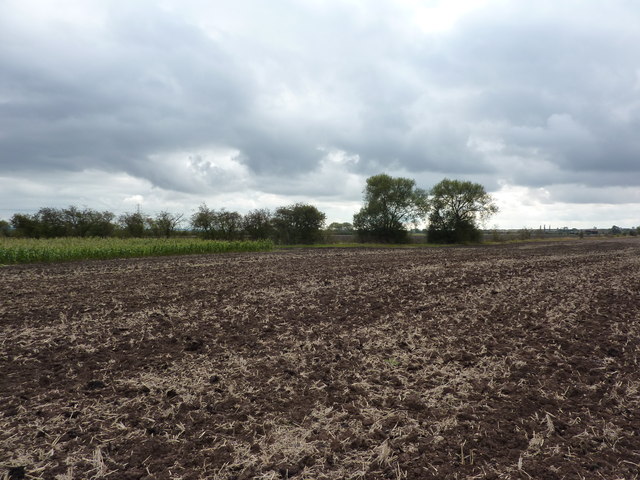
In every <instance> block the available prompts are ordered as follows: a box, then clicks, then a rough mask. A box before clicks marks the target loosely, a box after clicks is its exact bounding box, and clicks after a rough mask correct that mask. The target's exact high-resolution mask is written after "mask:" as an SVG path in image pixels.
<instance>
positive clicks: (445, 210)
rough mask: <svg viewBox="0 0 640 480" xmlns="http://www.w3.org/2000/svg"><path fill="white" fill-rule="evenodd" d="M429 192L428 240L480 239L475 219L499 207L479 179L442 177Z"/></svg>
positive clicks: (461, 241)
mask: <svg viewBox="0 0 640 480" xmlns="http://www.w3.org/2000/svg"><path fill="white" fill-rule="evenodd" d="M430 194H431V196H430V203H431V213H430V215H429V230H428V232H427V238H428V241H429V242H433V243H465V242H477V241H480V230H479V229H478V223H479V222H482V221H484V220H486V219H487V218H489V217H490V216H491V215H493V214H495V213H496V212H497V211H498V207H497V206H496V205H495V204H494V203H493V198H492V197H491V195H489V194H488V193H487V192H486V191H485V189H484V187H483V186H482V185H480V184H478V183H472V182H469V181H460V180H449V179H447V178H445V179H444V180H442V181H441V182H440V183H438V184H437V185H435V186H434V187H433V188H432V189H431V192H430Z"/></svg>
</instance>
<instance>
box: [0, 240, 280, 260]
mask: <svg viewBox="0 0 640 480" xmlns="http://www.w3.org/2000/svg"><path fill="white" fill-rule="evenodd" d="M272 248H273V243H272V242H271V240H261V241H229V242H227V241H213V240H201V239H197V238H177V239H173V238H172V239H156V238H131V239H121V238H57V239H18V238H0V265H8V264H17V263H36V262H38V263H39V262H64V261H69V260H88V259H108V258H129V257H149V256H161V255H183V254H195V253H227V252H258V251H266V250H271V249H272Z"/></svg>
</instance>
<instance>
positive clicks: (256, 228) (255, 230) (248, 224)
mask: <svg viewBox="0 0 640 480" xmlns="http://www.w3.org/2000/svg"><path fill="white" fill-rule="evenodd" d="M242 227H243V230H244V233H245V234H246V235H247V236H248V237H249V238H250V239H251V240H263V239H266V238H271V237H273V235H274V228H273V225H272V216H271V212H270V211H269V210H267V209H266V208H262V209H257V210H251V211H250V212H249V213H247V214H246V215H245V216H244V219H243V221H242Z"/></svg>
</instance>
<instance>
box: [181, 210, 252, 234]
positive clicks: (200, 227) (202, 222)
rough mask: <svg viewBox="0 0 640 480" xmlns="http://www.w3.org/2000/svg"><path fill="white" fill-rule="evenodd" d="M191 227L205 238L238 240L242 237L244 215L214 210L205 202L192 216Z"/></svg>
mask: <svg viewBox="0 0 640 480" xmlns="http://www.w3.org/2000/svg"><path fill="white" fill-rule="evenodd" d="M191 227H192V228H193V229H194V230H195V231H196V232H199V233H200V236H201V237H202V238H205V239H212V240H238V239H240V238H241V237H242V215H240V214H239V213H237V212H228V211H227V210H225V209H222V210H218V211H216V210H212V209H210V208H208V207H207V205H206V204H205V203H203V204H202V205H200V207H199V208H198V211H197V212H196V213H194V214H193V215H192V216H191Z"/></svg>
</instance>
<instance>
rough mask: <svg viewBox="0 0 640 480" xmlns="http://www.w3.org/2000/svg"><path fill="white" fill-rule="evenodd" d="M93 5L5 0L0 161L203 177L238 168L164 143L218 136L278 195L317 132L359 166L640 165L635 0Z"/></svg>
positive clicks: (298, 171)
mask: <svg viewBox="0 0 640 480" xmlns="http://www.w3.org/2000/svg"><path fill="white" fill-rule="evenodd" d="M94 4H95V5H100V6H101V7H102V9H101V10H100V13H99V15H101V19H102V23H100V22H98V23H100V27H96V28H95V30H91V29H89V30H87V29H85V28H81V26H78V25H75V26H74V25H71V26H69V27H68V28H66V29H63V30H60V29H59V26H57V25H45V26H44V27H42V28H43V29H44V30H38V31H36V32H35V33H34V32H33V31H29V30H28V29H26V28H25V27H24V22H13V21H12V15H15V12H14V11H12V10H11V7H10V6H9V7H2V6H0V30H1V31H2V32H3V33H2V34H0V35H1V37H0V40H2V41H0V68H1V70H2V75H0V152H1V153H0V168H1V169H2V171H4V172H13V173H15V174H20V172H24V171H29V170H42V169H45V170H46V169H52V170H58V171H67V170H68V171H72V170H75V171H77V170H82V169H86V168H94V169H102V170H106V171H112V172H118V171H124V172H128V173H130V174H132V175H135V176H137V177H139V178H145V179H148V180H150V181H151V182H153V183H154V184H155V185H157V186H158V187H160V188H163V189H168V190H172V189H173V190H177V191H182V192H192V193H197V192H198V191H199V190H200V189H207V188H211V189H219V188H222V187H221V185H222V183H225V182H226V183H228V184H233V185H235V183H234V182H233V181H228V180H225V179H228V178H229V177H228V176H227V175H229V173H228V172H226V171H224V169H218V170H216V169H215V168H213V167H212V168H207V167H206V164H201V165H200V167H198V168H196V167H194V166H193V165H192V166H188V165H187V166H185V167H184V171H181V172H178V171H177V170H175V169H174V170H172V169H171V168H169V167H168V166H167V165H160V164H159V163H157V158H159V157H162V156H163V155H165V156H170V155H172V154H174V153H175V152H187V153H188V152H189V151H192V152H198V151H200V150H202V149H206V148H218V147H220V148H228V149H232V150H235V151H237V152H238V160H239V162H240V163H241V164H242V165H244V166H245V167H246V168H247V171H246V172H247V173H246V174H247V175H248V176H249V177H250V178H248V179H247V180H246V181H245V182H244V183H242V184H241V187H242V188H245V187H247V186H253V187H255V188H258V187H259V185H260V184H261V181H262V185H264V188H265V189H266V188H268V189H270V191H272V192H273V193H283V194H295V193H296V191H297V193H304V192H305V191H308V190H309V189H310V188H311V186H310V185H309V183H305V182H304V181H302V180H300V181H298V179H303V178H304V177H305V176H311V177H312V174H313V172H316V171H318V169H319V168H320V167H319V166H320V165H321V162H322V161H323V158H324V156H325V155H326V151H327V150H340V151H344V152H346V154H348V155H356V156H358V158H359V162H354V163H352V164H348V165H346V166H343V167H341V168H342V170H341V174H342V175H347V174H349V173H350V172H351V173H354V174H358V175H361V176H363V177H364V176H367V175H370V174H374V173H378V172H379V171H381V170H398V171H406V172H407V174H409V175H415V176H423V177H425V178H426V177H430V176H431V175H435V174H437V175H449V176H458V177H465V178H470V179H473V178H482V179H487V181H488V182H490V183H491V184H493V185H497V182H498V180H500V179H503V180H508V181H513V182H517V183H519V184H521V185H531V186H536V187H537V186H544V185H553V184H560V183H571V182H579V183H582V184H584V185H588V186H591V187H596V186H599V185H609V186H611V185H630V184H631V185H633V184H635V183H636V182H637V180H633V179H634V178H640V162H638V160H639V158H638V157H639V155H640V140H638V136H637V131H638V127H640V101H639V100H638V96H639V94H640V77H639V73H638V72H639V71H640V70H639V69H640V53H639V52H638V50H637V49H635V48H632V46H634V45H636V44H640V33H639V32H638V31H637V30H636V29H635V25H637V22H638V20H639V10H640V9H638V8H637V7H635V6H634V5H633V4H630V3H628V2H624V1H619V2H609V3H608V4H607V5H610V6H609V7H605V6H603V5H584V4H583V3H575V2H567V3H566V4H565V3H563V4H561V5H558V2H550V1H541V2H536V3H535V4H532V3H530V2H524V1H513V2H508V3H504V2H497V3H489V4H488V5H489V6H488V7H487V8H486V9H484V10H479V11H477V12H475V13H473V14H470V15H468V17H466V18H464V19H463V20H462V21H461V22H460V23H459V24H458V25H457V26H456V27H455V28H454V29H453V30H452V31H450V32H445V33H436V34H434V33H420V32H419V31H418V30H417V29H415V28H413V27H411V26H409V21H410V20H411V19H410V18H408V17H407V16H406V14H405V13H403V12H402V11H401V10H400V9H399V7H398V6H397V4H395V3H394V2H387V1H380V2H366V5H364V4H362V5H361V4H358V3H357V2H356V3H349V4H345V3H342V2H338V3H332V2H319V3H316V4H314V3H313V2H312V3H304V4H302V3H300V2H293V1H282V2H273V3H271V2H270V3H269V4H268V5H267V4H265V3H264V2H254V1H240V2H234V3H233V5H231V4H229V5H227V6H221V5H213V4H211V3H210V2H198V1H187V2H183V3H177V2H176V3H173V2H162V3H160V2H154V1H151V0H149V1H140V2H133V3H132V2H129V3H128V4H118V5H115V4H113V3H105V2H99V1H97V2H94ZM8 5H10V4H8ZM36 5H37V4H34V8H37V7H36ZM3 8H4V11H3ZM7 39H11V41H5V40H7ZM493 143H495V144H496V145H498V144H499V147H495V146H494V147H491V144H493ZM487 145H488V146H487ZM163 168H164V169H165V170H162V169H163ZM175 168H176V169H177V168H178V166H176V167H175ZM282 177H286V178H287V181H286V182H281V183H278V181H277V179H278V178H282ZM234 178H235V177H234ZM312 178H313V177H312ZM318 178H320V179H325V180H327V181H328V179H331V181H335V177H331V176H330V175H328V174H327V175H325V176H320V177H318ZM256 186H258V187H256ZM334 186H335V185H332V187H334ZM313 187H314V188H313V190H314V192H319V191H321V190H322V189H321V188H316V187H317V185H314V186H313ZM327 190H328V191H330V192H332V194H334V193H335V188H329V189H327Z"/></svg>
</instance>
